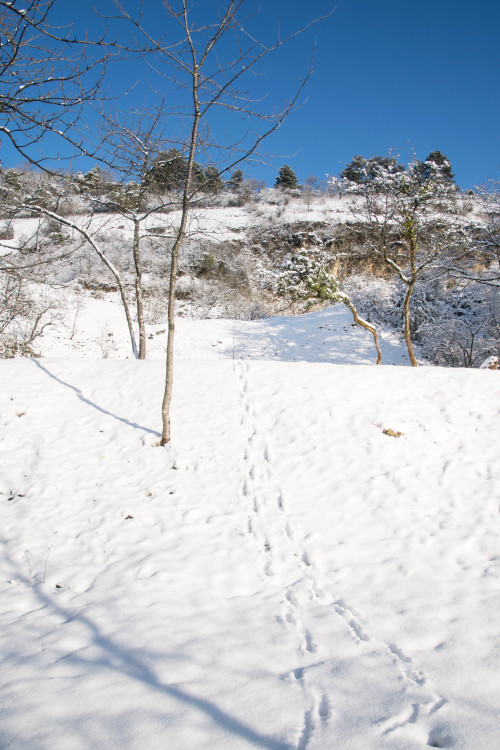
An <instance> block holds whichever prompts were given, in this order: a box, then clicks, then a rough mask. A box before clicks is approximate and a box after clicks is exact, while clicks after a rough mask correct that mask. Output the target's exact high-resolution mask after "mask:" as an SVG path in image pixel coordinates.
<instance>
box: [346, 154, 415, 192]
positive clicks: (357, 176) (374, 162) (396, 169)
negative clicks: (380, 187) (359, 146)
mask: <svg viewBox="0 0 500 750" xmlns="http://www.w3.org/2000/svg"><path fill="white" fill-rule="evenodd" d="M387 172H391V173H393V174H398V173H400V172H404V166H403V165H402V164H399V162H398V160H397V159H396V158H395V157H394V156H390V155H389V156H372V157H370V158H369V159H365V157H364V156H359V155H357V156H354V157H353V159H352V161H351V162H350V163H349V164H347V165H346V166H345V168H344V169H343V170H342V172H341V173H340V178H341V179H342V180H348V181H349V182H351V183H354V184H356V185H366V184H369V183H371V182H375V181H377V180H378V178H379V177H380V175H382V174H383V175H385V174H386V173H387Z"/></svg>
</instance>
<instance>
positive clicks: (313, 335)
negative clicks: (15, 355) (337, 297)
mask: <svg viewBox="0 0 500 750" xmlns="http://www.w3.org/2000/svg"><path fill="white" fill-rule="evenodd" d="M110 299H111V298H110ZM121 316H122V313H121V310H120V308H119V306H118V305H114V304H111V303H110V304H107V305H106V306H102V305H101V306H100V305H99V303H98V301H96V300H93V301H89V302H88V304H87V305H86V306H85V307H84V308H83V309H82V310H81V311H80V313H79V315H78V316H77V318H76V325H74V323H75V320H73V317H72V316H68V317H67V319H66V321H65V328H64V327H60V328H59V329H57V328H53V329H48V330H47V334H46V335H44V337H43V339H40V340H39V341H38V340H37V345H39V348H40V349H41V351H42V354H43V355H44V356H43V357H42V358H40V359H33V360H27V359H17V360H4V361H0V383H1V385H0V422H1V433H0V443H1V453H0V493H1V494H0V508H1V515H0V518H1V525H0V542H1V558H0V601H1V607H0V657H1V664H2V667H1V673H0V747H1V748H2V750H6V749H7V748H8V749H9V750H95V749H97V748H106V750H153V749H156V748H158V749H160V748H161V749H162V750H208V749H213V750H244V749H246V748H252V747H253V748H265V749H267V750H383V749H385V748H387V749H389V748H391V749H393V750H396V749H399V750H417V749H418V748H425V747H429V746H430V747H446V748H457V749H458V748H460V749H463V750H497V748H498V747H500V726H499V708H500V707H499V696H500V631H499V623H500V544H499V542H500V523H499V519H500V516H499V498H500V459H499V455H498V443H499V437H500V428H499V425H500V375H499V373H498V371H497V372H494V371H490V370H460V369H456V370H451V369H441V368H433V367H420V368H418V369H412V368H410V367H408V366H407V357H406V353H405V350H404V348H403V347H402V345H401V343H400V342H399V341H398V340H396V339H394V338H391V337H390V336H388V335H382V350H383V353H384V362H385V366H382V367H375V366H373V365H372V363H373V362H374V360H375V352H374V349H373V343H372V340H371V337H370V335H369V334H368V333H367V332H366V331H362V330H360V329H357V328H354V327H352V326H351V319H350V317H349V313H348V311H347V310H345V309H344V308H342V307H335V308H330V309H328V310H326V311H325V312H323V313H315V314H311V315H308V316H303V317H300V318H276V319H273V320H267V321H266V320H264V321H257V322H253V323H252V322H241V321H240V322H238V321H237V322H235V323H234V324H233V322H232V321H222V320H213V321H188V320H182V321H179V332H178V339H177V352H178V358H177V364H176V386H175V393H174V404H173V442H172V445H171V446H170V447H168V448H159V447H157V446H156V443H157V441H158V438H159V432H158V430H159V428H160V403H161V396H162V388H163V380H164V363H163V356H162V351H161V350H162V348H163V346H164V334H163V333H161V330H162V329H163V328H164V326H162V327H160V326H158V327H157V328H154V327H153V328H151V329H150V331H149V333H150V335H151V337H152V338H151V339H150V340H148V344H149V345H150V354H151V357H152V358H151V359H149V360H147V361H145V362H137V361H134V360H132V359H125V357H126V356H127V354H128V350H127V339H126V336H125V332H124V322H123V320H122V317H121ZM92 326H93V327H92ZM69 332H72V338H71V341H68V337H69ZM110 334H111V335H110ZM104 357H105V358H104ZM402 365H404V366H402ZM384 430H386V431H389V434H387V433H385V432H384ZM398 433H401V434H399V436H397V435H398Z"/></svg>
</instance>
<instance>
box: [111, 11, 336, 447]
mask: <svg viewBox="0 0 500 750" xmlns="http://www.w3.org/2000/svg"><path fill="white" fill-rule="evenodd" d="M161 5H162V6H163V11H164V15H163V20H164V22H166V26H167V27H168V31H169V34H168V36H166V35H165V36H162V35H161V34H158V33H157V28H158V25H159V23H158V21H159V15H158V14H156V15H155V29H154V30H152V29H150V28H149V27H147V25H146V22H145V20H144V18H143V14H142V3H138V8H137V10H136V11H135V13H133V12H131V11H130V10H129V9H128V8H129V6H128V5H127V6H125V5H124V4H122V3H121V2H120V0H115V6H116V8H117V14H116V15H115V17H114V18H115V19H120V20H121V21H123V20H126V21H127V22H128V23H129V24H131V26H132V29H133V30H134V33H135V36H136V38H137V39H138V42H139V44H138V47H137V46H136V47H135V51H137V49H138V48H139V49H142V50H143V51H144V52H145V53H147V59H148V61H149V63H150V66H151V68H152V69H154V71H155V74H156V75H159V76H160V81H163V84H162V85H166V82H167V81H168V85H169V86H170V88H172V86H173V87H174V88H175V91H176V96H177V99H176V107H175V109H174V110H173V111H172V115H173V116H174V115H175V117H177V118H178V121H179V123H180V133H181V135H180V136H179V143H180V144H182V146H181V147H182V150H183V152H184V155H185V159H186V172H185V175H184V178H183V181H182V191H181V212H180V221H179V225H178V227H177V230H176V234H175V239H174V242H173V246H172V250H171V269H170V285H169V296H168V341H167V363H166V378H165V392H164V398H163V404H162V437H161V444H162V445H165V444H167V443H168V442H169V441H170V437H171V428H170V404H171V398H172V388H173V354H174V333H175V288H176V279H177V268H178V259H179V250H180V247H181V245H182V243H183V240H184V238H185V235H186V229H187V222H188V215H189V212H190V209H191V207H192V205H193V203H194V202H195V201H196V200H197V198H198V196H199V194H200V192H201V187H200V185H199V184H198V183H197V181H196V179H195V163H196V160H197V159H198V160H199V161H201V158H200V157H203V156H204V157H205V159H206V160H208V161H209V162H210V163H211V165H212V166H217V170H216V174H217V176H219V177H220V176H221V175H224V176H225V175H229V174H230V172H232V171H233V170H234V169H235V167H237V166H238V165H240V164H241V163H242V162H244V161H245V160H247V159H249V158H250V157H255V156H256V155H257V154H258V153H259V148H260V146H261V144H262V142H263V141H264V140H265V139H266V138H267V137H268V136H270V135H271V133H273V132H275V131H276V130H277V128H278V127H279V126H280V125H281V123H283V121H284V120H285V118H286V117H287V115H288V114H289V113H290V112H291V111H292V109H293V108H294V106H295V105H296V103H297V100H298V97H299V95H300V92H301V91H302V89H303V87H304V85H305V83H306V81H307V79H308V77H309V75H310V73H311V67H310V68H309V70H308V72H307V73H306V75H305V77H304V80H302V81H300V82H299V85H298V86H297V87H296V91H295V93H294V94H293V96H292V97H291V98H290V99H289V101H287V102H286V103H285V104H284V105H283V106H282V107H281V108H279V109H273V110H271V111H269V110H267V111H266V109H265V106H264V102H263V101H262V100H260V99H259V97H258V96H256V97H254V98H252V96H251V95H250V93H249V91H248V89H246V88H244V87H245V86H249V82H250V78H251V75H252V74H253V73H258V72H261V71H260V70H259V65H260V63H261V62H262V61H264V60H265V59H266V58H267V57H268V56H269V55H270V54H271V53H272V52H274V51H276V50H278V49H279V48H280V47H282V46H283V45H284V44H286V43H288V42H290V41H291V40H292V39H293V38H294V37H296V36H297V35H298V34H299V33H301V32H303V31H305V29H306V28H309V27H310V26H311V25H312V24H314V23H316V22H317V20H319V19H315V20H314V21H311V22H310V23H309V24H307V25H306V26H304V27H303V28H301V29H299V30H297V31H294V32H293V33H291V34H289V35H287V36H286V37H281V36H280V35H279V33H278V36H277V38H276V39H275V41H274V42H272V43H266V42H264V41H262V40H261V39H257V38H256V36H255V35H254V32H253V31H252V30H251V26H252V24H251V22H249V19H248V18H245V17H244V16H243V13H244V12H245V11H246V10H247V8H248V7H249V5H250V3H249V2H248V1H247V0H229V1H227V2H224V3H223V2H220V3H219V4H216V6H215V8H214V10H213V13H212V18H213V20H212V21H206V18H207V13H206V8H204V11H203V13H201V14H200V16H199V17H200V18H203V20H202V21H201V22H200V21H198V20H197V14H196V10H195V6H194V5H193V6H189V5H188V2H187V0H176V2H174V1H173V0H172V1H171V2H169V1H168V0H162V3H161ZM328 15H329V14H328ZM123 48H125V46H124V47H123ZM129 49H134V48H133V47H129ZM311 64H312V63H311ZM217 110H222V111H223V112H224V114H225V117H226V118H231V119H233V118H234V120H235V121H236V122H233V123H232V126H233V128H234V127H236V126H237V123H239V127H240V129H239V133H238V135H237V136H236V137H234V138H230V137H229V136H226V137H220V136H217V135H216V134H214V133H213V132H212V131H211V129H210V126H211V124H212V123H211V116H212V115H213V114H215V112H216V111H217ZM172 119H173V118H172ZM228 130H229V128H228ZM232 132H234V130H233V129H232Z"/></svg>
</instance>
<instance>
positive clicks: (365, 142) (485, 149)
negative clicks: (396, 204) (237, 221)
mask: <svg viewBox="0 0 500 750" xmlns="http://www.w3.org/2000/svg"><path fill="white" fill-rule="evenodd" d="M134 1H135V0H127V3H128V4H129V5H133V4H134ZM249 3H250V5H255V4H256V0H249ZM216 4H217V0H193V8H194V10H195V11H196V13H198V12H200V13H202V14H209V13H211V12H212V11H213V8H214V7H215V6H216ZM334 5H335V3H330V2H329V1H327V0H310V2H308V3H305V2H304V0H264V2H262V9H261V11H260V14H259V15H258V16H257V17H255V18H254V19H252V21H251V22H250V24H251V26H252V28H253V29H254V30H255V32H256V33H258V34H263V35H264V36H265V37H266V38H267V39H268V40H271V39H273V38H274V36H275V32H276V29H277V27H278V22H279V21H281V30H282V32H283V33H285V32H286V31H290V30H292V29H293V28H295V27H296V26H300V25H302V24H303V23H305V22H307V21H308V20H310V19H311V18H312V17H314V16H317V15H322V14H324V13H326V12H328V10H330V9H331V8H332V7H333V6H334ZM92 6H93V3H92V2H85V1H84V0H82V1H81V2H80V3H78V5H77V4H76V3H75V4H74V3H73V2H72V0H62V1H61V2H60V3H59V4H58V6H56V7H58V9H59V10H58V12H59V14H60V15H59V17H58V19H60V20H61V22H65V21H71V22H73V21H74V22H75V28H76V29H77V30H79V31H80V32H81V31H82V29H83V28H84V27H87V28H88V29H89V30H90V32H91V33H95V32H97V30H98V28H99V24H100V23H101V24H102V23H104V22H103V21H98V20H96V18H95V16H94V14H93V11H92ZM98 7H99V9H103V8H109V7H111V0H101V2H100V3H99V4H98ZM146 7H147V8H148V13H149V18H148V21H149V22H150V24H151V27H152V28H154V27H155V25H156V21H157V20H158V19H155V18H154V17H151V14H152V12H153V11H152V10H151V9H152V8H153V7H154V8H156V9H157V8H158V7H159V4H158V5H157V3H156V2H154V0H151V1H150V0H147V2H146ZM154 12H156V13H158V12H159V11H158V10H156V11H154ZM315 36H316V37H317V48H316V55H315V60H314V71H315V72H314V74H313V76H312V77H311V79H310V81H309V83H308V86H307V89H306V91H305V93H304V96H303V97H302V100H303V104H302V106H301V107H300V108H299V109H298V111H296V112H294V113H293V114H292V115H291V116H290V117H289V119H288V120H287V121H286V123H285V124H284V125H283V126H282V127H281V128H280V129H279V131H278V132H277V133H276V134H275V135H274V136H273V137H272V138H271V139H270V140H269V141H268V142H267V144H266V150H267V151H270V152H273V153H276V154H279V156H278V157H277V158H276V159H275V160H274V161H273V166H272V167H271V166H259V167H249V168H248V170H247V175H248V176H253V177H257V178H258V179H263V180H266V182H267V183H268V184H270V185H272V184H273V183H274V180H275V177H276V173H277V169H278V168H279V167H280V166H281V165H282V164H284V163H287V164H289V165H290V166H291V167H292V168H293V169H294V170H295V172H296V173H297V175H298V177H299V178H300V179H305V178H307V177H308V176H310V175H315V176H317V177H318V178H320V179H323V178H324V176H325V174H326V173H329V174H338V173H339V171H341V170H342V168H343V165H344V164H345V163H346V162H348V161H350V159H351V158H352V157H353V156H354V155H355V154H362V155H364V156H371V155H374V154H382V155H384V154H386V153H387V152H388V150H389V149H394V150H395V151H396V152H399V153H400V154H401V158H402V160H403V161H407V160H408V159H409V158H410V157H411V152H412V149H414V151H415V152H416V154H417V156H418V158H422V159H423V158H425V156H427V154H428V153H429V152H430V151H433V150H436V149H439V150H441V151H442V152H443V153H445V154H446V155H447V156H448V158H449V159H450V161H451V164H452V168H453V170H454V172H455V175H456V180H457V182H458V184H459V185H460V186H461V187H463V188H468V187H471V186H473V185H475V184H479V183H481V182H483V181H484V180H485V179H486V178H487V177H496V178H498V177H500V96H499V93H500V2H499V0H475V1H474V2H471V0H417V1H416V2H413V1H411V0H338V2H337V3H336V10H335V12H334V13H333V14H332V15H331V16H330V17H329V18H328V19H326V20H325V21H322V22H320V23H319V24H317V25H316V26H315V27H314V28H313V29H310V30H309V31H307V32H306V33H305V34H304V35H303V36H302V37H300V39H298V40H295V41H294V42H293V43H291V44H290V45H289V46H288V47H286V48H284V49H282V50H281V51H280V52H279V53H278V54H276V55H275V56H273V57H270V58H268V59H267V60H266V63H265V65H263V66H262V67H261V71H262V72H265V73H266V76H265V77H263V78H262V79H258V80H256V84H257V85H258V86H260V90H261V92H264V91H265V92H268V101H269V102H271V103H273V102H276V103H277V104H279V103H280V102H281V101H282V100H283V99H284V98H285V97H286V96H288V95H289V94H290V93H291V92H292V91H293V89H294V86H295V83H296V81H297V78H298V77H299V76H300V75H301V74H302V73H303V72H304V70H305V69H306V68H307V66H308V62H309V57H310V52H311V49H312V45H313V41H314V37H315ZM134 79H137V80H138V81H139V85H138V86H136V87H135V89H134V93H133V94H131V95H130V97H129V100H130V101H132V100H134V99H135V101H138V97H144V91H146V90H147V86H146V85H145V78H144V73H143V72H140V70H139V68H137V72H135V71H134V69H133V68H132V67H129V69H128V72H127V74H126V75H125V76H124V74H123V71H122V72H120V69H119V68H118V67H117V68H114V69H112V70H111V85H112V86H113V85H115V84H120V85H121V86H122V89H123V87H124V86H126V85H129V84H130V83H131V82H134ZM219 127H220V129H221V132H222V130H223V129H224V127H226V123H225V122H222V121H221V122H219ZM227 128H228V129H229V132H230V134H231V131H230V128H231V125H230V121H229V120H228V123H227ZM1 153H2V160H3V163H4V164H5V165H13V164H17V163H18V162H19V158H18V157H17V156H16V154H15V153H12V152H11V151H10V150H9V149H8V146H7V144H2V152H1Z"/></svg>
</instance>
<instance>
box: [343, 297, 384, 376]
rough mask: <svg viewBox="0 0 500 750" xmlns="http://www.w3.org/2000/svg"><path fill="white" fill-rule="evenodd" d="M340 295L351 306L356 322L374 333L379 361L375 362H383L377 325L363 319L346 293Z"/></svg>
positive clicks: (377, 363) (345, 303)
mask: <svg viewBox="0 0 500 750" xmlns="http://www.w3.org/2000/svg"><path fill="white" fill-rule="evenodd" d="M339 296H340V300H341V302H343V303H344V305H346V306H347V307H348V308H349V310H350V311H351V312H352V317H353V318H354V320H355V322H356V323H357V324H358V325H359V326H361V328H364V329H365V330H366V331H369V332H370V333H371V334H372V336H373V340H374V342H375V349H376V350H377V361H376V362H375V364H376V365H379V364H380V363H381V362H382V352H381V351H380V346H379V342H378V333H377V329H376V328H375V326H372V325H371V323H368V321H367V320H363V318H360V317H359V315H358V311H357V310H356V308H355V307H354V305H353V304H352V302H351V300H350V299H349V297H348V296H347V295H346V294H340V295H339Z"/></svg>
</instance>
